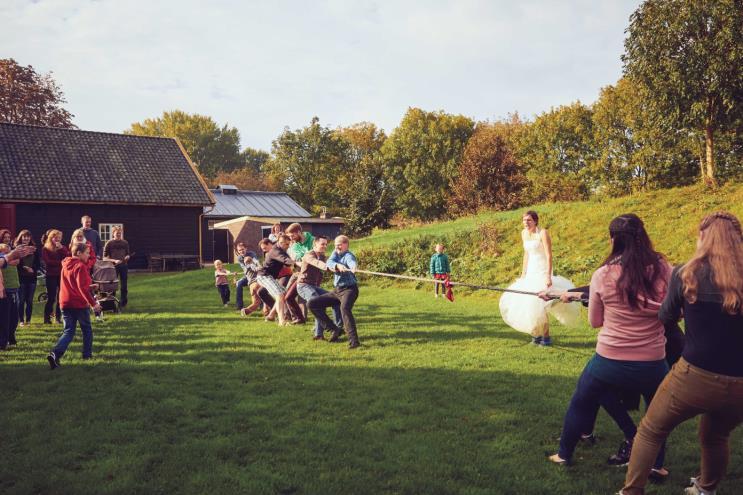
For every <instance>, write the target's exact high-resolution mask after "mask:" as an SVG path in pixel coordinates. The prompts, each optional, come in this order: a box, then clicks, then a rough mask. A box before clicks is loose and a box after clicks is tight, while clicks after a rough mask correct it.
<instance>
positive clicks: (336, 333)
mask: <svg viewBox="0 0 743 495" xmlns="http://www.w3.org/2000/svg"><path fill="white" fill-rule="evenodd" d="M341 335H343V333H342V332H341V329H340V328H336V329H335V330H333V333H332V334H331V335H330V340H328V342H333V343H335V342H340V340H341Z"/></svg>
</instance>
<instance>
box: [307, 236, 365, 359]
mask: <svg viewBox="0 0 743 495" xmlns="http://www.w3.org/2000/svg"><path fill="white" fill-rule="evenodd" d="M326 264H327V267H328V269H329V270H330V271H333V272H335V275H334V276H333V286H334V287H335V289H333V291H332V292H328V293H327V294H322V295H320V296H317V297H315V298H313V299H311V300H310V301H309V303H307V306H308V307H309V308H310V311H312V314H314V315H315V318H317V319H318V320H319V321H320V323H321V325H322V326H323V327H324V328H327V329H330V330H331V331H332V332H333V334H332V336H331V337H330V342H338V341H339V339H340V336H341V334H342V333H343V330H341V329H340V328H339V327H338V326H337V325H336V324H335V323H333V322H332V321H331V320H330V318H328V315H327V313H326V312H325V310H326V308H328V307H330V306H335V305H338V304H339V303H340V308H341V317H342V318H343V327H344V328H345V330H346V333H348V348H349V349H355V348H356V347H358V346H360V345H361V343H360V342H359V336H358V334H357V333H356V319H355V318H354V317H353V312H352V310H353V305H354V303H355V302H356V299H358V297H359V286H358V285H357V283H356V276H355V275H354V273H353V272H354V271H355V270H356V267H357V266H358V263H357V261H356V256H354V255H353V253H352V252H351V251H349V250H348V237H346V236H345V235H339V236H338V237H336V238H335V250H334V251H333V254H331V255H330V258H328V261H327V263H326Z"/></svg>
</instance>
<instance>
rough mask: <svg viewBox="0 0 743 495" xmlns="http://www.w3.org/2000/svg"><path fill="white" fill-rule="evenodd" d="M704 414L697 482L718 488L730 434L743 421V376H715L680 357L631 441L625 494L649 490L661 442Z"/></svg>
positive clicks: (724, 466)
mask: <svg viewBox="0 0 743 495" xmlns="http://www.w3.org/2000/svg"><path fill="white" fill-rule="evenodd" d="M700 414H701V415H702V419H701V421H700V422H699V440H700V442H701V444H702V474H701V476H700V477H698V479H697V485H698V486H699V487H700V488H701V489H702V490H705V491H711V490H714V489H715V488H716V487H717V485H718V484H719V483H720V481H721V480H722V478H723V476H725V471H726V469H727V465H728V461H729V458H730V452H729V448H728V439H729V438H730V433H731V432H732V431H733V430H734V429H735V427H736V426H738V425H739V424H740V423H741V422H743V378H738V377H732V376H725V375H716V374H714V373H710V372H709V371H705V370H703V369H701V368H697V367H696V366H692V365H691V364H689V363H688V362H687V361H686V360H684V358H681V359H680V360H679V362H678V363H676V364H675V365H674V367H673V369H672V370H671V372H670V373H668V375H667V376H666V378H665V380H663V383H661V385H660V387H658V392H657V393H656V394H655V397H654V398H653V402H652V403H651V404H650V408H649V409H648V412H647V414H645V417H644V418H642V422H641V423H640V428H639V430H638V431H637V435H636V436H635V441H634V445H633V446H632V457H631V458H630V463H629V468H628V469H627V477H626V479H625V481H624V485H625V486H624V488H623V489H622V493H623V494H624V495H636V494H644V493H645V485H646V484H647V481H648V475H649V474H650V468H651V467H652V466H653V462H655V457H656V455H658V450H659V449H660V446H661V445H662V444H663V442H664V441H665V439H666V438H667V437H668V435H670V434H671V431H673V429H674V428H676V426H678V425H680V424H681V423H683V422H684V421H686V420H687V419H691V418H693V417H695V416H698V415H700Z"/></svg>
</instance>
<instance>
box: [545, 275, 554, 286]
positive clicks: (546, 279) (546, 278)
mask: <svg viewBox="0 0 743 495" xmlns="http://www.w3.org/2000/svg"><path fill="white" fill-rule="evenodd" d="M544 285H546V286H547V288H548V289H549V288H550V287H552V277H550V276H549V275H547V276H546V277H545V279H544Z"/></svg>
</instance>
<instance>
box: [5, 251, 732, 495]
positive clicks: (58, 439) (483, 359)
mask: <svg viewBox="0 0 743 495" xmlns="http://www.w3.org/2000/svg"><path fill="white" fill-rule="evenodd" d="M362 261H363V260H362ZM212 280H213V277H212V274H211V271H206V270H204V271H197V272H189V273H185V274H165V275H149V274H142V275H139V274H137V275H134V276H132V277H131V282H130V285H131V294H130V300H131V303H130V308H129V311H128V312H127V313H126V314H122V315H120V316H115V317H114V316H111V317H109V318H108V319H107V321H106V322H105V323H103V324H94V333H95V343H94V353H95V359H94V360H93V361H92V362H83V361H82V360H81V358H80V351H81V340H80V336H79V335H78V337H77V339H76V340H75V342H74V343H73V344H72V345H71V347H70V350H69V353H68V354H67V356H66V357H65V359H64V361H63V367H62V368H60V369H58V370H55V371H50V370H49V369H48V366H47V363H46V360H45V354H46V352H47V351H48V350H49V348H50V347H51V346H52V344H53V343H54V342H55V340H56V336H57V332H58V328H57V327H56V326H55V327H54V328H51V327H49V326H44V325H41V324H40V323H39V320H40V318H39V316H38V315H39V314H40V311H39V310H40V308H39V307H38V306H37V307H36V308H35V310H36V311H35V313H36V314H35V319H36V323H34V324H33V325H32V326H31V327H30V328H29V327H27V328H24V329H20V330H19V332H18V341H19V346H18V348H17V349H15V350H12V351H9V352H5V353H2V354H0V383H1V384H2V385H0V387H2V389H1V390H2V400H1V401H0V417H1V418H2V428H0V456H1V457H2V462H0V493H14V494H15V493H17V494H70V493H74V494H85V493H90V494H107V493H122V494H123V493H125V494H132V493H147V494H152V493H154V494H157V493H162V494H174V493H185V494H201V493H213V494H231V493H251V494H252V493H272V494H273V493H278V494H328V493H333V494H335V493H338V494H351V493H355V494H365V493H370V494H379V493H382V494H383V493H405V494H419V493H428V494H439V493H440V494H444V493H462V494H491V493H504V494H610V493H615V492H616V491H617V490H618V489H619V488H620V487H621V484H622V481H623V476H624V470H623V469H617V468H612V467H609V466H606V465H605V459H606V457H607V456H608V455H610V454H611V453H613V452H614V451H615V450H616V447H617V446H618V444H619V442H620V440H621V434H620V432H619V431H618V429H617V428H616V426H614V425H613V424H612V423H611V421H610V420H609V419H608V417H607V416H606V414H604V413H603V412H602V413H601V414H600V416H599V423H598V426H597V432H598V434H599V436H600V441H599V443H598V444H597V445H596V446H594V447H580V448H579V450H578V452H577V456H576V465H575V466H573V467H571V468H568V469H565V468H561V467H558V466H554V465H551V464H549V463H548V462H547V461H546V459H545V454H546V453H547V452H549V453H552V452H553V451H554V450H555V449H556V447H557V438H558V437H559V435H560V428H561V425H562V419H563V414H564V412H565V409H566V406H567V403H568V400H569V399H570V396H571V393H572V391H573V388H574V386H575V382H576V379H577V377H578V374H579V373H580V371H581V369H582V367H583V365H584V364H585V362H586V360H587V359H588V358H589V356H590V355H591V352H592V349H593V347H594V343H595V332H594V331H593V330H589V329H588V328H587V327H586V328H581V329H574V330H566V329H563V328H559V327H555V328H554V329H553V334H554V336H555V338H556V341H557V344H558V345H557V346H556V347H554V348H552V349H544V348H536V347H532V346H530V345H527V341H528V338H527V337H526V336H524V335H521V334H518V333H516V332H514V331H512V330H509V329H508V328H506V327H505V326H504V324H503V323H502V322H501V321H500V319H499V317H498V314H497V299H496V297H495V296H492V295H490V294H475V295H466V296H465V295H461V294H460V296H459V297H458V298H457V299H456V302H455V303H453V304H452V303H449V302H448V301H445V300H443V299H438V300H436V299H434V298H433V297H432V295H431V294H430V293H429V292H428V291H423V290H418V291H416V290H413V289H408V288H401V287H389V288H386V289H382V288H378V287H372V286H364V287H362V290H361V297H360V299H359V302H358V304H357V309H356V314H357V318H358V324H359V334H360V337H361V341H362V343H363V344H364V346H363V347H362V348H361V349H358V350H355V351H349V350H348V349H347V348H346V346H345V344H344V345H338V344H335V345H334V344H328V343H325V342H314V341H312V340H311V339H310V330H311V325H305V326H294V327H286V328H279V327H277V326H276V325H274V324H269V323H265V322H263V321H262V320H261V319H260V318H258V317H251V318H248V319H244V318H243V319H240V318H238V317H237V315H236V313H235V312H234V311H232V310H227V309H224V308H222V307H221V306H220V304H219V297H218V295H217V293H216V291H215V290H214V288H213V287H211V286H210V284H211V283H212ZM233 300H234V294H233ZM742 440H743V429H739V430H738V431H737V432H736V434H735V436H734V438H733V440H732V442H731V445H732V446H733V458H732V460H731V463H730V465H731V469H730V474H729V476H728V478H727V479H726V480H725V482H724V483H723V485H722V486H721V490H720V493H723V494H725V493H727V494H735V493H742V492H743V467H742V466H743V448H742V447H743V442H742ZM698 450H699V449H698V446H697V439H696V433H695V423H694V422H690V423H688V424H686V425H684V426H683V427H681V428H679V429H678V430H677V431H676V432H675V433H674V434H673V436H672V437H671V442H670V444H669V452H668V458H667V459H668V461H667V466H668V468H669V469H670V470H671V478H670V480H669V481H668V482H667V483H666V485H665V486H662V487H658V488H651V489H650V491H649V493H658V494H678V493H680V492H681V487H682V486H683V485H684V482H685V481H686V480H687V479H688V476H690V475H693V474H695V473H696V469H697V463H698V458H699V454H698Z"/></svg>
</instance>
